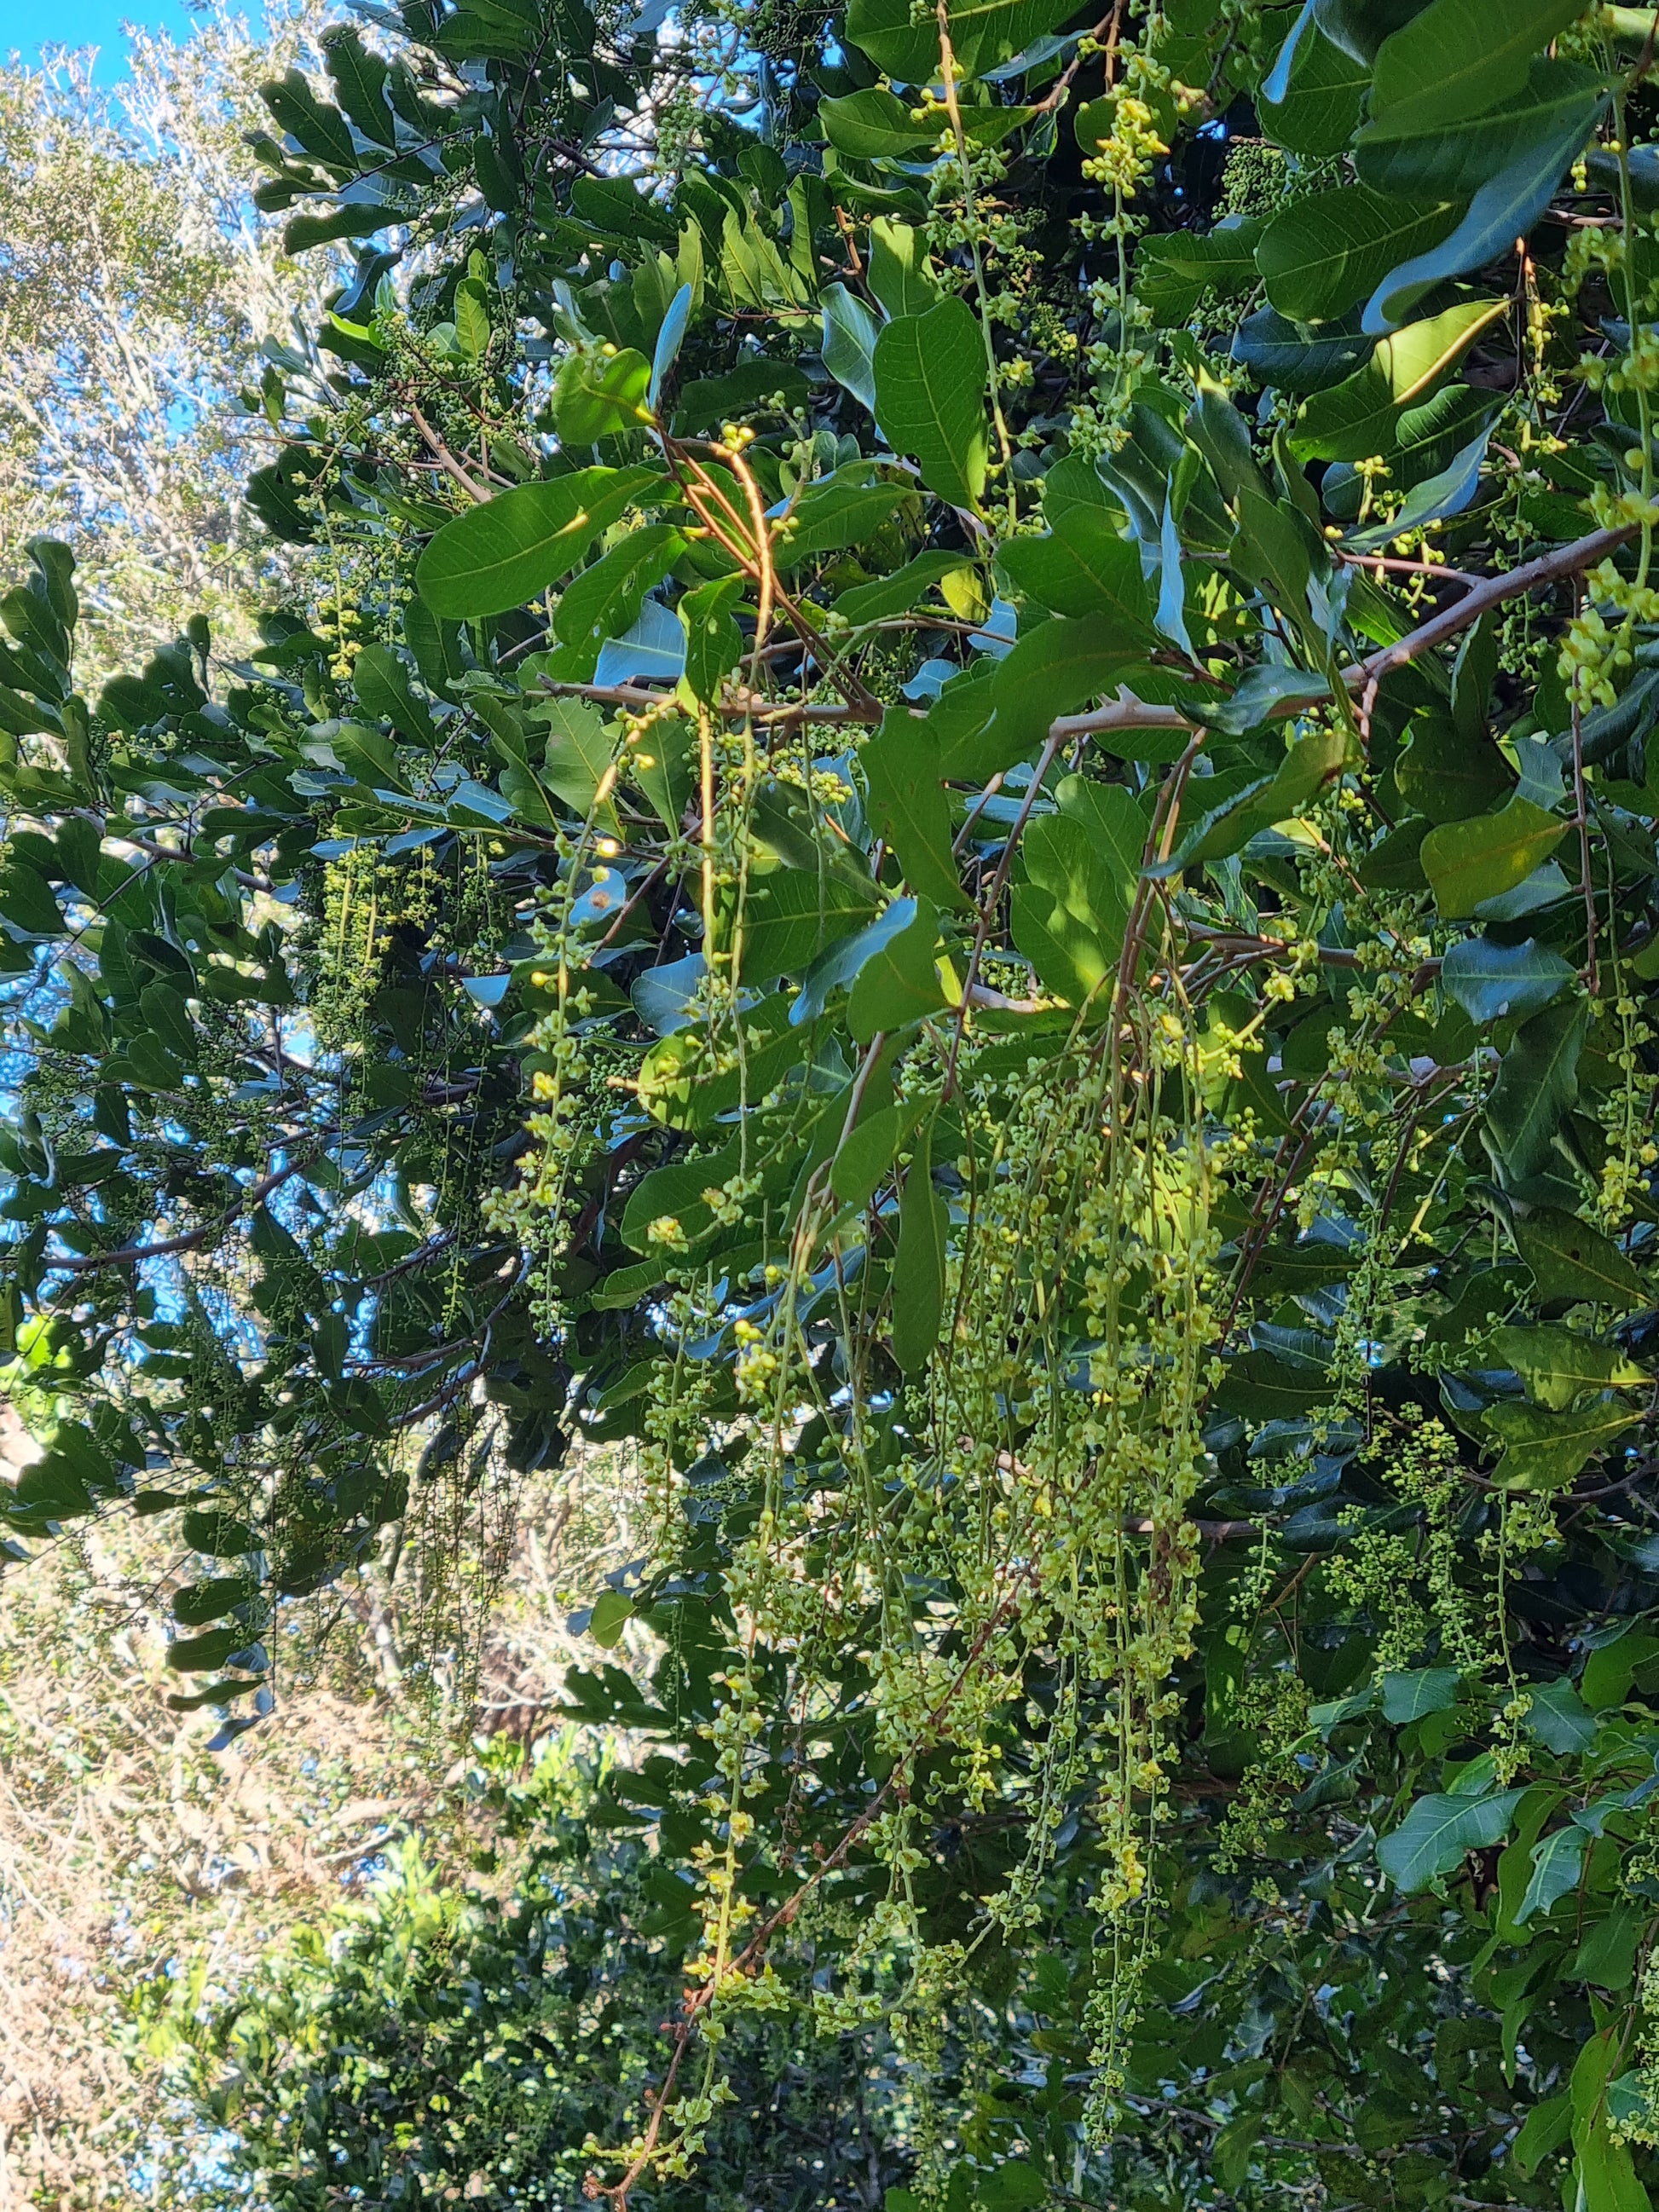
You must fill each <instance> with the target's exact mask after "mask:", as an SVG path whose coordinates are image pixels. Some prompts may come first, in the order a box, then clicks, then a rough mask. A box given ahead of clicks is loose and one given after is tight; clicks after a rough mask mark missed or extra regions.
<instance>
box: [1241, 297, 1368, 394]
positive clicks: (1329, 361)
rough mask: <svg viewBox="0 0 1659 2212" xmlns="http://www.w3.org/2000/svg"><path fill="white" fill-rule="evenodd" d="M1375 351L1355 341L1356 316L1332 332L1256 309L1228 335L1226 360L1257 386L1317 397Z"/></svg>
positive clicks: (1274, 310)
mask: <svg viewBox="0 0 1659 2212" xmlns="http://www.w3.org/2000/svg"><path fill="white" fill-rule="evenodd" d="M1375 349H1376V340H1375V339H1373V338H1368V337H1362V336H1361V334H1360V331H1359V318H1358V316H1357V315H1354V316H1352V317H1346V318H1344V319H1342V320H1340V321H1339V322H1338V323H1337V324H1336V325H1334V326H1333V325H1330V324H1319V325H1312V324H1308V323H1293V322H1291V321H1289V320H1288V319H1286V318H1285V316H1283V315H1281V314H1280V313H1279V311H1278V310H1277V308H1274V307H1259V308H1257V310H1256V312H1255V314H1253V315H1246V316H1245V318H1244V319H1243V321H1242V322H1241V323H1240V324H1239V325H1238V327H1237V330H1236V331H1234V332H1233V343H1232V358H1233V359H1234V360H1235V361H1236V362H1238V363H1239V364H1240V366H1241V367H1242V368H1248V369H1249V372H1250V374H1251V375H1252V376H1254V377H1255V379H1256V380H1257V381H1258V382H1260V383H1262V384H1272V385H1276V386H1278V387H1279V389H1280V390H1281V391H1284V392H1323V391H1325V390H1326V389H1327V388H1328V386H1331V385H1333V384H1340V383H1342V382H1343V380H1345V379H1346V378H1347V377H1350V376H1352V374H1353V373H1354V371H1355V370H1356V369H1358V368H1362V367H1363V366H1364V363H1365V362H1367V361H1369V360H1370V356H1371V354H1372V353H1373V352H1374V350H1375Z"/></svg>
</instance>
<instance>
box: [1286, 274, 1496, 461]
mask: <svg viewBox="0 0 1659 2212" xmlns="http://www.w3.org/2000/svg"><path fill="white" fill-rule="evenodd" d="M1507 312H1508V308H1507V303H1506V302H1505V301H1501V300H1466V301H1462V303H1461V304H1460V305H1459V306H1457V307H1448V308H1447V309H1446V310H1445V311H1444V313H1442V314H1438V315H1435V316H1432V317H1431V318H1430V319H1428V320H1427V321H1426V322H1421V323H1413V324H1412V325H1410V326H1409V327H1408V328H1407V329H1406V330H1403V331H1395V334H1394V335H1393V337H1386V338H1384V339H1383V343H1381V344H1380V345H1379V346H1378V347H1377V348H1376V351H1375V353H1374V354H1373V355H1372V356H1371V358H1370V361H1369V362H1367V363H1366V364H1365V366H1364V368H1362V369H1360V370H1358V372H1357V373H1356V374H1354V375H1352V376H1351V377H1349V378H1348V379H1347V380H1346V382H1345V383H1342V384H1338V385H1334V386H1332V387H1331V388H1330V389H1329V390H1328V391H1325V392H1315V393H1314V394H1313V396H1312V398H1309V399H1307V400H1304V403H1303V405H1302V408H1301V411H1300V412H1299V413H1298V415H1297V418H1296V425H1295V428H1294V429H1293V430H1292V431H1291V452H1292V453H1295V454H1296V455H1297V459H1300V460H1321V461H1363V460H1367V459H1370V457H1371V456H1372V455H1373V454H1379V453H1380V454H1386V453H1390V452H1392V451H1393V449H1394V447H1395V445H1396V443H1397V442H1398V438H1399V432H1400V428H1401V418H1402V416H1403V415H1404V413H1405V410H1407V408H1408V407H1409V406H1410V405H1411V404H1412V402H1413V400H1416V399H1420V398H1422V397H1423V395H1424V394H1425V392H1428V391H1429V389H1430V388H1431V386H1433V385H1434V384H1436V383H1437V381H1438V380H1439V379H1440V378H1441V377H1442V376H1443V375H1445V374H1447V373H1448V372H1449V370H1451V369H1453V368H1455V367H1456V365H1457V363H1458V362H1460V361H1461V360H1462V357H1463V356H1464V355H1465V354H1466V353H1467V352H1468V349H1469V348H1470V346H1472V345H1473V344H1474V341H1475V339H1476V338H1477V337H1479V336H1480V333H1481V331H1483V330H1485V329H1486V328H1487V327H1488V325H1491V324H1492V323H1494V322H1496V321H1497V320H1498V318H1499V317H1500V316H1501V315H1503V314H1504V313H1507Z"/></svg>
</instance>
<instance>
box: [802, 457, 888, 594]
mask: <svg viewBox="0 0 1659 2212" xmlns="http://www.w3.org/2000/svg"><path fill="white" fill-rule="evenodd" d="M904 496H905V487H904V485H902V483H891V482H890V481H889V480H888V479H887V478H885V477H872V474H871V469H870V464H869V463H868V462H867V461H852V462H849V463H848V465H847V466H846V467H845V468H842V469H837V470H836V472H835V474H834V475H833V476H828V477H821V478H820V479H819V481H818V482H817V483H815V484H809V485H808V486H807V488H806V489H805V491H804V492H802V494H801V495H800V496H799V499H797V500H796V501H795V503H794V506H793V508H792V509H791V510H790V512H789V513H787V515H782V516H780V517H779V518H778V520H777V523H776V525H775V538H774V539H773V544H774V547H775V553H776V556H777V560H778V563H779V566H780V567H781V568H799V567H801V566H802V565H803V564H804V563H805V562H808V561H811V560H816V559H817V556H819V555H820V554H823V553H839V552H841V551H842V550H844V548H846V547H847V546H849V545H861V544H863V543H864V542H865V540H866V538H872V537H873V536H874V535H875V533H876V532H877V531H878V530H879V529H880V528H881V527H882V526H883V524H884V522H885V521H886V520H887V519H888V517H889V516H890V514H891V513H892V512H893V509H894V508H895V507H896V506H897V505H898V503H899V501H901V500H902V499H903V498H904Z"/></svg>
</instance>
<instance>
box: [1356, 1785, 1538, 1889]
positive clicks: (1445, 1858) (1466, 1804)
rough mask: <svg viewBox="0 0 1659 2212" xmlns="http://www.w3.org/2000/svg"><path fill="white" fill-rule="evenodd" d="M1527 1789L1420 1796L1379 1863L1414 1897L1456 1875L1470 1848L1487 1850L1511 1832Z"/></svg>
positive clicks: (1380, 1852) (1388, 1839) (1379, 1852)
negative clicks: (1479, 1794)
mask: <svg viewBox="0 0 1659 2212" xmlns="http://www.w3.org/2000/svg"><path fill="white" fill-rule="evenodd" d="M1524 1794H1525V1793H1524V1792H1523V1791H1522V1790H1498V1791H1496V1792H1495V1793H1494V1794H1493V1795H1492V1796H1488V1797H1454V1796H1442V1795H1437V1794H1433V1793H1431V1795H1429V1796H1425V1797H1419V1799H1418V1801H1417V1802H1416V1803H1415V1804H1414V1805H1413V1807H1412V1808H1411V1810H1410V1812H1409V1813H1407V1815H1406V1817H1405V1819H1404V1820H1402V1821H1401V1824H1400V1826H1398V1827H1397V1828H1396V1829H1395V1831H1394V1832H1393V1833H1392V1834H1391V1835H1388V1836H1385V1837H1384V1838H1383V1841H1382V1842H1381V1843H1380V1844H1378V1845H1377V1847H1376V1858H1377V1863H1378V1865H1379V1866H1380V1867H1381V1868H1382V1869H1383V1873H1384V1874H1385V1875H1388V1877H1389V1881H1391V1882H1393V1884H1394V1885H1395V1888H1396V1889H1402V1890H1404V1891H1405V1892H1406V1893H1407V1895H1409V1894H1410V1893H1412V1892H1413V1891H1414V1890H1419V1889H1426V1888H1427V1887H1428V1886H1429V1884H1430V1883H1431V1881H1435V1880H1436V1879H1437V1877H1438V1876H1439V1875H1446V1874H1449V1873H1451V1871H1452V1869H1454V1868H1455V1867H1456V1866H1459V1865H1461V1864H1462V1861H1463V1858H1464V1857H1465V1855H1466V1854H1467V1853H1468V1852H1469V1851H1476V1850H1487V1849H1489V1848H1490V1847H1491V1846H1492V1844H1497V1843H1501V1842H1502V1841H1503V1839H1504V1837H1505V1836H1506V1835H1507V1834H1508V1833H1509V1828H1510V1820H1511V1819H1512V1818H1513V1816H1514V1813H1515V1808H1516V1806H1517V1805H1518V1804H1519V1803H1520V1802H1521V1799H1522V1796H1523V1795H1524Z"/></svg>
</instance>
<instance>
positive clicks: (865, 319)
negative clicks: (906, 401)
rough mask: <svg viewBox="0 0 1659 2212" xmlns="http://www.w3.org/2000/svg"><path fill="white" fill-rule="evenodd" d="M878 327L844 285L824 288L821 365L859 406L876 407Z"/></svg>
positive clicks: (858, 300)
mask: <svg viewBox="0 0 1659 2212" xmlns="http://www.w3.org/2000/svg"><path fill="white" fill-rule="evenodd" d="M880 328H881V325H879V323H878V321H877V319H876V318H875V316H874V315H873V314H872V313H871V312H870V310H869V308H868V307H866V306H865V304H864V302H863V301H862V300H860V298H859V297H858V295H857V294H856V293H854V292H849V291H848V289H847V287H846V286H845V285H844V284H826V285H825V286H824V288H823V346H822V351H823V365H824V367H825V368H827V369H828V370H829V374H830V375H831V376H833V377H834V378H835V380H836V383H837V384H840V385H843V386H845V387H846V389H847V390H848V392H851V393H852V395H853V397H854V399H856V400H857V401H858V402H859V404H860V406H862V407H867V408H868V409H869V410H870V411H871V413H872V414H873V413H874V412H875V406H876V339H877V337H878V336H879V334H880Z"/></svg>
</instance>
